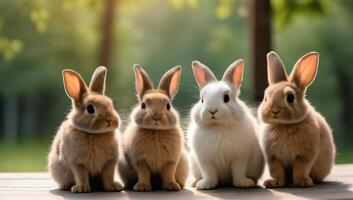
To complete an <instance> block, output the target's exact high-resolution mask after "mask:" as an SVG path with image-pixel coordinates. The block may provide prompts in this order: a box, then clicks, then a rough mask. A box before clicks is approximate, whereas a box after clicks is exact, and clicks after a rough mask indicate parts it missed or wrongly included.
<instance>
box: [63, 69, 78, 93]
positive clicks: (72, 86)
mask: <svg viewBox="0 0 353 200" xmlns="http://www.w3.org/2000/svg"><path fill="white" fill-rule="evenodd" d="M64 79H65V87H66V91H67V93H68V94H69V96H70V97H71V98H73V99H76V100H77V99H80V92H81V89H80V88H81V86H80V80H78V78H77V77H76V76H75V75H73V74H71V73H70V72H66V73H64Z"/></svg>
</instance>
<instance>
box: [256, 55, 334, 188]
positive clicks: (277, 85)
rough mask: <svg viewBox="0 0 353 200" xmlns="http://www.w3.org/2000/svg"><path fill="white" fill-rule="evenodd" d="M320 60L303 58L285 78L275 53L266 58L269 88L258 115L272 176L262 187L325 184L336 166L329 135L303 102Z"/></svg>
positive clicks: (315, 114) (314, 111) (319, 115)
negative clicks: (333, 166)
mask: <svg viewBox="0 0 353 200" xmlns="http://www.w3.org/2000/svg"><path fill="white" fill-rule="evenodd" d="M318 60H319V55H318V54H317V53H315V52H313V53H309V54H306V55H304V56H303V57H302V58H300V59H299V60H298V61H297V63H296V64H295V66H294V69H293V71H292V73H291V74H290V76H289V77H288V76H287V73H286V71H285V68H284V65H283V63H282V61H281V59H280V58H279V56H278V55H277V54H276V53H275V52H270V53H269V54H268V55H267V65H268V80H269V84H270V85H269V87H268V88H267V89H266V91H265V97H264V100H263V101H262V103H261V105H260V107H259V113H258V116H259V118H260V120H261V121H262V122H263V132H264V135H263V145H264V149H265V155H266V160H267V163H268V165H269V169H270V175H271V177H272V178H271V179H269V180H266V181H265V182H264V185H265V187H283V186H285V185H289V184H293V185H294V186H298V187H308V186H313V184H314V183H315V182H322V181H323V180H324V179H325V177H326V176H327V175H328V174H329V173H330V170H331V167H332V165H333V164H334V160H335V145H334V142H333V136H332V130H331V128H330V127H329V125H328V124H327V122H326V120H325V118H324V117H323V116H322V115H321V114H320V113H318V112H317V111H316V110H315V109H314V108H313V107H312V106H311V105H310V103H309V102H308V101H307V100H306V99H305V91H306V88H307V87H308V86H309V85H310V84H311V83H312V82H313V80H314V79H315V76H316V73H317V68H318ZM289 96H291V97H289ZM292 97H293V98H292ZM289 98H290V99H289ZM288 99H289V100H288Z"/></svg>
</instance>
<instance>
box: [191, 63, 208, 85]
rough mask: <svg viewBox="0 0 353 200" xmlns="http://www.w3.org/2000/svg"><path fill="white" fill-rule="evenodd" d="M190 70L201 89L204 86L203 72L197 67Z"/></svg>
mask: <svg viewBox="0 0 353 200" xmlns="http://www.w3.org/2000/svg"><path fill="white" fill-rule="evenodd" d="M192 70H193V71H194V74H195V78H196V81H197V83H198V84H199V87H200V88H202V87H203V86H204V85H205V84H206V76H205V73H204V71H203V70H202V68H201V67H199V66H193V68H192Z"/></svg>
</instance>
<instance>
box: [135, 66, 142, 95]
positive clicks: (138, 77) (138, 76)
mask: <svg viewBox="0 0 353 200" xmlns="http://www.w3.org/2000/svg"><path fill="white" fill-rule="evenodd" d="M136 90H137V92H138V93H139V94H141V92H142V90H143V79H142V75H141V72H140V71H139V70H137V71H136Z"/></svg>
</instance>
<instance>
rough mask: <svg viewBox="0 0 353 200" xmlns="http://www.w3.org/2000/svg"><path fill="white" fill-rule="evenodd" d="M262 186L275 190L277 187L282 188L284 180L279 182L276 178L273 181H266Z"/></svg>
mask: <svg viewBox="0 0 353 200" xmlns="http://www.w3.org/2000/svg"><path fill="white" fill-rule="evenodd" d="M264 186H265V187H266V188H277V187H283V186H284V180H280V179H277V178H273V179H268V180H266V181H265V182H264Z"/></svg>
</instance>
